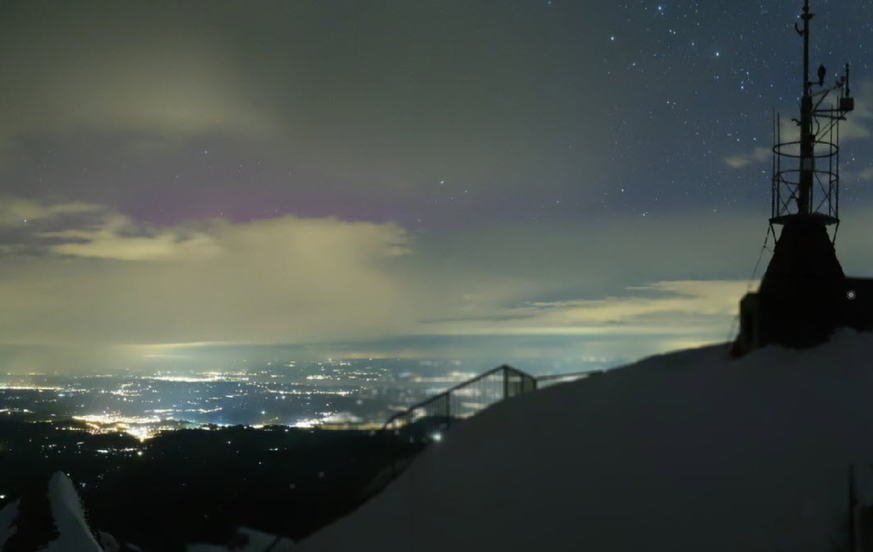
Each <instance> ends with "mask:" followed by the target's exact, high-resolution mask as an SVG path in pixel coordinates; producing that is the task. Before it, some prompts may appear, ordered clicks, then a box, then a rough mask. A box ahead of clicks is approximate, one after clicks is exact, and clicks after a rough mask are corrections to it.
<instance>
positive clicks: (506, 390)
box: [503, 364, 509, 401]
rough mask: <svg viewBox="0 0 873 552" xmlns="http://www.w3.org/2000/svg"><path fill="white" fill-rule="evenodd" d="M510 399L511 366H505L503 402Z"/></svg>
mask: <svg viewBox="0 0 873 552" xmlns="http://www.w3.org/2000/svg"><path fill="white" fill-rule="evenodd" d="M508 398H509V366H506V365H505V364H504V365H503V400H504V401H505V400H506V399H508Z"/></svg>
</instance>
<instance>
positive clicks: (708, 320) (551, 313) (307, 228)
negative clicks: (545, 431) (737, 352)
mask: <svg viewBox="0 0 873 552" xmlns="http://www.w3.org/2000/svg"><path fill="white" fill-rule="evenodd" d="M100 215H101V217H102V218H101V219H100V223H99V224H96V225H95V224H93V222H91V223H89V225H86V226H84V227H78V226H72V225H71V226H69V227H65V228H59V229H57V230H53V231H46V232H37V234H40V237H38V238H33V239H32V240H31V242H32V241H34V240H35V241H39V242H48V244H49V246H48V247H47V248H44V249H40V250H38V251H37V252H36V253H35V254H31V255H21V254H19V255H10V256H7V257H4V258H3V259H2V261H3V277H2V278H0V367H2V368H6V367H7V366H11V364H8V363H6V362H5V360H3V359H6V358H13V357H12V356H11V353H10V352H9V351H11V350H13V349H14V350H15V351H17V352H16V354H15V357H14V358H16V359H17V360H16V361H15V367H16V368H15V369H22V370H24V369H25V368H27V367H29V368H27V369H33V370H39V369H58V368H60V369H65V368H64V367H66V366H69V365H70V362H72V361H71V360H70V359H72V358H73V356H71V355H72V351H74V352H75V358H76V359H80V360H77V361H76V362H77V363H79V364H81V365H87V364H88V363H90V365H91V366H92V367H93V366H100V367H113V366H114V367H118V366H130V365H136V364H137V363H143V362H147V361H149V360H151V361H154V360H155V359H157V358H164V359H167V358H170V357H166V356H165V355H180V354H185V355H188V356H189V357H190V358H191V360H190V362H195V363H196V362H197V361H198V359H203V358H205V357H204V355H205V354H206V351H212V353H211V355H212V356H210V357H209V358H212V359H213V361H214V362H223V361H222V359H223V358H226V355H225V356H222V355H221V354H220V351H221V350H223V349H222V348H226V347H230V346H235V347H244V346H245V347H255V348H257V347H272V346H279V345H282V346H289V347H290V346H294V347H303V348H308V349H307V350H310V351H324V352H331V351H333V352H339V353H341V352H342V351H343V350H349V351H366V352H367V354H375V353H378V352H379V351H380V350H381V351H382V354H389V352H396V354H397V355H402V356H410V355H414V354H415V351H424V353H423V354H439V355H450V354H453V352H455V353H457V354H458V355H461V354H462V353H463V354H468V355H470V356H481V355H485V354H486V352H487V354H488V355H490V358H493V357H496V356H504V355H505V356H506V358H507V360H511V359H512V358H514V357H511V356H509V355H510V354H512V355H521V356H524V357H525V358H536V356H537V355H541V356H544V357H549V356H550V355H551V356H554V355H560V356H564V355H566V354H573V355H576V357H579V358H581V356H580V355H582V356H616V355H617V356H624V357H628V356H630V357H634V356H639V355H642V354H651V353H653V352H657V351H663V350H666V348H668V346H669V344H670V343H706V342H711V341H715V340H723V339H726V338H727V337H728V330H729V329H730V326H731V323H732V322H733V320H734V317H735V314H736V310H737V305H738V301H739V299H740V298H741V297H742V295H743V293H745V291H746V289H747V287H748V280H746V279H745V278H747V277H748V276H749V275H750V273H751V269H752V267H753V265H754V262H755V259H756V258H757V255H758V252H759V251H760V246H761V239H763V232H764V230H765V228H766V219H765V218H762V219H761V220H757V219H756V218H754V217H742V216H730V217H728V216H719V217H712V216H708V217H696V216H694V215H690V214H682V215H675V216H674V217H669V218H668V217H664V218H661V219H658V218H646V219H640V218H639V217H636V218H627V219H621V220H611V221H606V222H604V221H600V222H596V223H595V222H593V221H587V220H580V221H572V222H570V221H565V222H563V223H558V222H555V223H550V224H546V223H543V222H541V223H539V224H530V225H523V226H519V225H506V226H502V225H494V226H489V225H485V226H482V227H478V228H475V229H470V228H466V229H462V228H457V229H455V230H453V231H451V232H441V233H439V234H428V233H418V234H412V233H410V232H409V231H408V230H406V229H405V228H403V227H402V226H399V225H397V224H393V223H369V222H350V221H342V220H338V219H332V218H309V219H307V218H297V217H278V218H273V219H261V220H254V221H249V222H243V223H233V222H230V221H226V220H212V221H200V222H189V223H185V224H181V225H175V226H163V227H157V226H147V225H138V224H134V223H132V222H131V221H130V220H129V219H127V218H126V217H123V216H121V215H119V214H118V213H108V214H107V213H100ZM868 215H869V213H866V212H847V213H846V214H845V218H846V224H845V225H844V230H842V231H841V232H840V241H839V242H838V244H837V248H838V252H839V254H840V259H841V261H842V262H843V264H844V267H846V271H847V273H849V274H857V275H863V274H864V273H866V272H869V271H870V269H873V267H870V266H867V265H865V264H864V263H865V261H864V260H865V259H869V258H870V257H871V252H870V251H869V250H870V248H871V245H870V244H869V240H867V239H866V236H868V235H869V233H870V232H871V231H873V228H871V224H873V223H868V222H866V221H870V220H873V217H870V216H868ZM757 222H760V224H756V223H757ZM689 229H693V231H689ZM726 236H730V238H726ZM28 243H30V242H28ZM764 266H766V259H765V262H764V264H763V265H762V268H761V270H762V271H763V267H764ZM760 275H761V272H759V273H758V275H757V276H758V277H760ZM401 338H402V339H401ZM436 338H439V339H444V340H448V341H440V343H442V344H443V345H441V346H440V347H443V346H444V348H440V347H437V346H436V345H433V344H434V343H436V342H434V341H433V339H436ZM392 340H393V341H392ZM457 340H463V344H462V345H463V346H462V345H458V342H457ZM338 343H349V344H355V345H354V346H349V347H346V348H342V347H340V348H337V347H336V345H335V344H338ZM428 343H430V344H432V345H428ZM480 349H481V350H480ZM104 350H105V352H106V354H105V355H103V356H101V354H100V353H99V351H104ZM25 351H29V352H27V353H25ZM53 351H54V353H53ZM89 351H90V352H89ZM465 351H466V352H465ZM568 351H569V352H568ZM7 353H8V354H7ZM162 355H164V356H162ZM173 358H177V357H173ZM519 358H520V357H519ZM101 359H102V360H101ZM186 362H187V361H186Z"/></svg>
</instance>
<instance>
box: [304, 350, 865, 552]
mask: <svg viewBox="0 0 873 552" xmlns="http://www.w3.org/2000/svg"><path fill="white" fill-rule="evenodd" d="M871 358H873V336H870V335H860V334H855V333H842V334H839V335H837V336H835V337H834V339H833V340H832V342H831V343H829V344H826V345H823V346H821V347H819V348H817V349H814V350H809V351H803V352H799V351H792V350H785V349H779V348H766V349H763V350H760V351H756V352H754V353H752V354H750V355H748V356H746V357H744V358H741V359H738V360H729V359H728V358H727V347H726V346H723V345H722V346H717V347H708V348H704V349H698V350H691V351H682V352H678V353H673V354H669V355H664V356H660V357H653V358H650V359H646V360H644V361H642V362H640V363H637V364H635V365H632V366H628V367H625V368H621V369H616V370H612V371H609V372H607V373H606V374H604V375H601V376H595V377H592V378H589V379H586V380H582V381H577V382H573V383H568V384H565V385H559V386H555V387H552V388H549V389H545V390H542V391H539V392H537V393H534V394H531V395H526V396H522V397H517V398H514V399H511V400H509V401H506V402H504V403H501V404H498V405H496V406H494V407H492V408H490V409H488V410H486V411H484V412H483V413H481V414H479V415H478V416H476V417H474V418H472V419H471V420H469V421H467V422H465V423H463V424H461V425H459V426H457V428H455V429H453V430H452V431H451V432H450V433H449V434H448V435H447V436H446V437H445V438H444V439H443V441H442V442H441V443H437V444H435V445H433V446H432V447H431V448H430V449H429V450H428V451H426V452H425V453H424V454H423V455H422V456H420V457H419V458H418V459H417V460H416V461H415V462H414V463H413V464H412V466H411V467H410V468H409V469H408V470H407V471H406V472H405V473H404V474H403V475H402V476H401V477H400V478H398V479H397V480H396V481H395V482H394V483H393V484H392V485H390V486H389V487H388V488H387V489H386V490H385V491H383V492H382V493H381V494H380V495H378V496H377V497H375V498H374V499H373V500H372V501H370V502H368V503H367V504H365V505H364V506H363V507H361V508H360V509H359V510H358V511H356V512H354V513H352V514H351V515H349V516H348V517H346V518H344V519H342V520H340V521H338V522H337V523H335V524H333V525H331V526H329V527H327V528H325V529H324V530H322V531H320V532H319V533H316V534H315V535H313V536H312V537H310V538H309V539H307V540H305V541H303V542H302V543H300V544H299V547H298V550H300V551H303V552H345V551H359V550H380V551H381V552H395V551H396V552H401V551H403V552H405V551H408V550H416V551H417V552H428V551H434V552H436V551H439V552H444V551H446V550H451V551H453V552H462V551H477V552H478V551H481V550H500V551H501V552H508V551H514V550H518V551H522V550H523V551H530V550H547V551H550V552H552V551H557V550H591V551H629V550H639V551H643V550H645V551H654V550H668V551H670V552H679V551H686V550H687V551H692V550H693V551H695V552H699V551H700V550H706V551H708V552H713V551H721V550H724V551H728V550H729V551H739V550H742V551H757V550H760V551H767V552H775V551H780V550H781V551H786V552H787V551H816V552H822V551H829V550H833V548H832V544H833V543H840V542H845V540H846V519H847V518H846V511H847V469H848V466H849V464H850V463H873V360H871Z"/></svg>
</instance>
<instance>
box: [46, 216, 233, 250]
mask: <svg viewBox="0 0 873 552" xmlns="http://www.w3.org/2000/svg"><path fill="white" fill-rule="evenodd" d="M137 234H140V235H137ZM36 236H37V237H40V238H48V239H52V240H60V241H61V243H55V244H53V245H50V246H49V247H48V250H49V251H50V252H51V253H55V254H58V255H67V256H73V257H91V258H96V259H114V260H120V261H168V260H199V259H204V258H208V257H212V256H216V255H219V254H220V253H221V247H220V246H219V245H218V244H217V243H216V240H215V239H214V238H213V237H212V236H210V235H209V234H208V233H206V232H204V231H196V230H191V229H188V228H184V227H183V228H170V229H165V230H157V231H155V230H153V229H151V228H148V227H144V226H143V225H136V224H134V223H133V221H131V220H130V219H129V218H128V217H125V216H122V215H112V216H110V217H108V219H107V220H106V221H105V222H104V223H103V225H102V226H100V227H99V228H97V229H95V230H74V229H68V230H61V231H57V232H41V233H38V234H36Z"/></svg>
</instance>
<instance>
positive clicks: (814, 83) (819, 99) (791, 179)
mask: <svg viewBox="0 0 873 552" xmlns="http://www.w3.org/2000/svg"><path fill="white" fill-rule="evenodd" d="M813 17H815V14H813V13H811V12H810V11H809V0H804V2H803V11H802V13H801V14H800V20H801V21H802V24H798V23H795V24H794V30H795V31H797V34H798V35H800V36H801V37H802V38H803V81H802V86H803V89H802V90H803V93H802V94H801V98H800V118H799V119H792V120H793V121H794V122H795V123H796V124H797V126H798V127H800V139H799V140H797V139H794V140H788V141H783V140H782V136H781V129H780V128H777V130H776V132H777V134H776V144H775V145H774V146H773V153H774V163H773V165H774V171H773V205H772V212H771V218H770V224H771V225H773V224H781V225H784V224H786V223H788V222H789V221H790V220H793V219H794V218H796V217H813V218H815V219H817V220H819V222H821V223H823V224H825V225H826V226H829V225H832V224H837V225H839V222H840V220H839V204H838V203H839V190H838V188H839V179H840V177H839V167H838V165H839V151H840V146H839V122H840V121H843V120H845V118H846V117H845V115H846V113H848V112H849V111H852V110H853V109H854V107H855V104H854V100H853V99H852V98H851V97H850V96H849V65H848V64H846V67H845V73H844V74H843V75H841V76H839V77H838V78H837V79H836V80H835V81H834V82H833V83H832V84H828V83H825V77H826V76H827V69H825V67H824V65H820V66H819V67H818V71H817V77H818V79H817V80H810V77H809V39H810V24H809V22H810V20H811V19H812V18H813ZM832 92H834V93H836V95H837V98H836V102H835V103H834V104H833V105H830V106H823V105H822V104H823V103H824V101H825V100H826V99H827V98H828V97H831V98H834V96H831V93H832ZM789 160H791V162H789ZM795 163H796V164H795Z"/></svg>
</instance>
